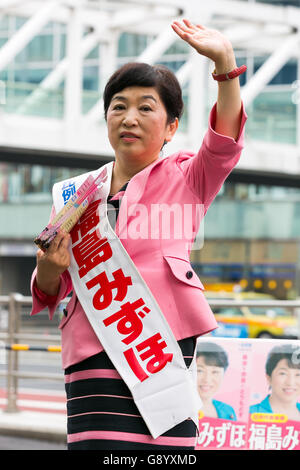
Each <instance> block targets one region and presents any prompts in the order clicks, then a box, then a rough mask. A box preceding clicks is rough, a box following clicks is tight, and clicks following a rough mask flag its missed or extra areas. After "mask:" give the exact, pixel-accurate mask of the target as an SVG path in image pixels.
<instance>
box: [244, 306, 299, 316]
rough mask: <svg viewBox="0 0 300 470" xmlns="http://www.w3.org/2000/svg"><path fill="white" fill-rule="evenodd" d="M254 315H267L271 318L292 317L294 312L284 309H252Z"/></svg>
mask: <svg viewBox="0 0 300 470" xmlns="http://www.w3.org/2000/svg"><path fill="white" fill-rule="evenodd" d="M250 311H251V313H252V314H253V315H267V316H269V317H291V316H293V313H292V311H290V310H288V309H285V308H283V307H250Z"/></svg>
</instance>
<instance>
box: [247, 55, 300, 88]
mask: <svg viewBox="0 0 300 470" xmlns="http://www.w3.org/2000/svg"><path fill="white" fill-rule="evenodd" d="M267 59H268V57H255V58H254V73H255V72H256V71H257V70H258V69H259V68H260V67H261V66H262V65H263V64H264V62H265V61H266V60H267ZM296 79H297V63H296V60H290V61H289V62H287V63H286V64H285V65H284V66H283V67H282V68H281V69H280V70H279V72H278V73H277V74H276V75H275V76H274V77H273V78H272V80H271V81H270V82H269V85H288V84H291V83H293V82H294V81H295V80H296Z"/></svg>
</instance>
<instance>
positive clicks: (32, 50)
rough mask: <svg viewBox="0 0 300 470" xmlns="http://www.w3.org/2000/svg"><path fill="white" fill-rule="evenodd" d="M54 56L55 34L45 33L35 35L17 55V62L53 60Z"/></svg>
mask: <svg viewBox="0 0 300 470" xmlns="http://www.w3.org/2000/svg"><path fill="white" fill-rule="evenodd" d="M52 57H53V36H52V35H50V34H43V35H39V36H35V37H34V38H33V39H32V40H31V41H30V42H29V44H28V45H27V46H26V47H25V48H24V49H23V50H22V51H21V52H20V53H19V54H18V55H17V56H16V59H15V60H16V62H17V63H20V62H37V61H42V62H46V61H51V60H52Z"/></svg>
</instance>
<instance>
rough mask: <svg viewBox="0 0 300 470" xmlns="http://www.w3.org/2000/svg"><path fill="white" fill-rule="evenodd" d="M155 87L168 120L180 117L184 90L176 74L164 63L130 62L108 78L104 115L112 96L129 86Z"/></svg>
mask: <svg viewBox="0 0 300 470" xmlns="http://www.w3.org/2000/svg"><path fill="white" fill-rule="evenodd" d="M131 86H140V87H153V88H155V89H156V90H157V92H158V94H159V97H160V99H161V101H162V102H163V104H164V106H165V109H166V112H167V122H168V123H170V122H173V121H174V120H175V119H176V118H178V119H180V117H181V115H182V112H183V99H182V91H181V87H180V85H179V82H178V80H177V78H176V76H175V74H174V73H173V72H172V71H171V70H170V69H168V67H165V66H164V65H149V64H145V63H142V62H130V63H127V64H125V65H123V66H122V67H120V68H119V69H118V70H116V72H114V73H113V75H112V76H111V77H110V79H109V80H108V82H107V84H106V86H105V89H104V93H103V100H104V116H105V119H106V117H107V110H108V108H109V105H110V102H111V99H112V97H113V96H114V95H115V94H116V93H118V92H119V91H122V90H124V89H125V88H127V87H131Z"/></svg>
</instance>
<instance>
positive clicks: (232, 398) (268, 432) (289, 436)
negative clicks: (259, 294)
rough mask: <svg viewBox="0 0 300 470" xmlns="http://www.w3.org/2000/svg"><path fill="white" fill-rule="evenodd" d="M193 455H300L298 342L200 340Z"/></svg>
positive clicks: (299, 349)
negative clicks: (256, 452) (199, 404)
mask: <svg viewBox="0 0 300 470" xmlns="http://www.w3.org/2000/svg"><path fill="white" fill-rule="evenodd" d="M197 386H198V393H199V395H200V397H201V400H202V402H203V406H202V409H201V410H199V436H198V439H197V447H196V449H198V450H204V449H208V450H213V449H215V450H217V449H220V450H300V341H299V340H281V339H274V340H273V339H244V338H241V339H240V338H217V337H212V336H206V337H201V338H199V339H198V343H197Z"/></svg>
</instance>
